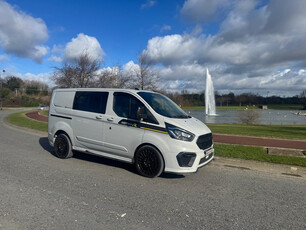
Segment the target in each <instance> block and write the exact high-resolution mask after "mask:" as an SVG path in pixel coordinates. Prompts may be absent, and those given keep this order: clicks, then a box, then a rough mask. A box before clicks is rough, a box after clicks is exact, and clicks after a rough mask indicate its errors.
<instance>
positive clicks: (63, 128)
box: [52, 122, 74, 146]
mask: <svg viewBox="0 0 306 230" xmlns="http://www.w3.org/2000/svg"><path fill="white" fill-rule="evenodd" d="M52 133H54V134H53V138H54V139H55V137H56V136H58V135H59V134H61V133H63V134H65V135H67V137H68V138H69V140H70V143H71V144H72V146H74V140H73V131H72V128H71V126H70V125H68V124H67V123H65V122H57V123H56V124H55V125H54V128H53V130H52Z"/></svg>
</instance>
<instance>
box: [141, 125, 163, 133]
mask: <svg viewBox="0 0 306 230" xmlns="http://www.w3.org/2000/svg"><path fill="white" fill-rule="evenodd" d="M140 128H141V129H146V130H150V131H154V132H159V133H165V134H168V133H167V132H165V131H161V130H157V129H150V128H146V127H140Z"/></svg>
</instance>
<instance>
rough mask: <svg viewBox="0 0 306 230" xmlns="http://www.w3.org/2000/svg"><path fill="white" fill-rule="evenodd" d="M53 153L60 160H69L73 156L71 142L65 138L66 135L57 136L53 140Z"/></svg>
mask: <svg viewBox="0 0 306 230" xmlns="http://www.w3.org/2000/svg"><path fill="white" fill-rule="evenodd" d="M54 151H55V155H56V156H57V157H58V158H61V159H66V158H70V157H72V156H73V152H72V148H71V142H70V140H69V138H68V137H67V135H65V134H59V135H58V136H57V137H56V138H55V142H54Z"/></svg>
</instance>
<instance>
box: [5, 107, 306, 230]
mask: <svg viewBox="0 0 306 230" xmlns="http://www.w3.org/2000/svg"><path fill="white" fill-rule="evenodd" d="M5 115H7V112H6V111H4V112H3V111H0V130H1V131H0V159H1V160H0V184H1V186H0V229H25V230H26V229H31V230H32V229H175V230H180V229H272V230H273V229H275V230H276V229H277V230H278V229H297V230H298V229H306V221H305V215H304V213H306V206H305V197H306V183H305V182H306V178H305V177H296V176H288V175H287V174H280V173H279V174H274V173H270V172H260V171H255V170H248V168H249V166H244V167H241V164H240V163H239V164H238V165H237V167H234V166H235V164H236V163H235V164H234V163H231V162H228V161H227V162H226V163H224V164H226V165H220V160H219V159H216V160H215V161H214V162H212V163H211V164H209V165H207V166H205V167H203V168H201V169H199V171H198V172H197V173H195V174H191V175H186V176H174V175H169V174H168V175H167V174H166V175H162V176H161V177H158V178H155V179H148V178H144V177H141V176H139V175H137V174H136V173H135V170H134V167H132V166H131V165H129V164H124V163H121V162H117V161H112V160H108V159H105V158H101V157H96V156H89V155H85V154H80V153H79V154H76V155H75V157H73V158H71V159H67V160H62V159H58V158H56V157H55V156H53V149H52V148H51V147H50V146H49V144H48V140H47V138H46V137H41V138H40V137H37V136H35V135H30V134H28V133H22V132H20V131H19V130H18V131H17V130H14V129H10V128H7V127H6V126H4V125H3V122H2V119H3V117H4V116H5ZM235 162H236V161H235ZM258 164H260V165H263V164H264V163H258ZM253 165H254V164H253V163H251V162H250V167H251V166H253ZM269 165H271V164H269ZM268 167H270V166H268ZM284 167H285V166H284ZM303 175H305V174H302V176H303Z"/></svg>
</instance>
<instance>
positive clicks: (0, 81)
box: [0, 70, 5, 110]
mask: <svg viewBox="0 0 306 230" xmlns="http://www.w3.org/2000/svg"><path fill="white" fill-rule="evenodd" d="M2 73H5V70H2V71H1V72H0V90H1V95H0V110H2Z"/></svg>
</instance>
